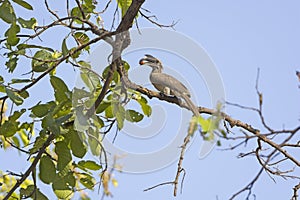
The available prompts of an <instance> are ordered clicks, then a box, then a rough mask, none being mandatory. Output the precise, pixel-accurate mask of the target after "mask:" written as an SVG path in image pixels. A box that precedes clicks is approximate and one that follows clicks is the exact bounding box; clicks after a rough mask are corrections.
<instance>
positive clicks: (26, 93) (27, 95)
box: [19, 90, 29, 99]
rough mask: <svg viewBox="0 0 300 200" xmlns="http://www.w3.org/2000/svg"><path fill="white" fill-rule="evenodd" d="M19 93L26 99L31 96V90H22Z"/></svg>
mask: <svg viewBox="0 0 300 200" xmlns="http://www.w3.org/2000/svg"><path fill="white" fill-rule="evenodd" d="M19 95H20V96H21V97H22V98H23V99H26V98H28V97H29V92H27V91H26V90H24V91H22V92H20V93H19Z"/></svg>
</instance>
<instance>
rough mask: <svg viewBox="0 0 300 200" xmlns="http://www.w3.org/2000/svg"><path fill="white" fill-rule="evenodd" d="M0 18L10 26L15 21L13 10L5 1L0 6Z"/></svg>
mask: <svg viewBox="0 0 300 200" xmlns="http://www.w3.org/2000/svg"><path fill="white" fill-rule="evenodd" d="M0 18H1V19H2V20H3V21H5V22H6V23H8V24H12V23H13V22H15V21H16V15H15V12H14V9H13V7H12V6H11V4H10V3H9V1H7V0H5V1H4V2H3V3H2V4H1V6H0Z"/></svg>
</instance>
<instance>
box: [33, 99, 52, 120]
mask: <svg viewBox="0 0 300 200" xmlns="http://www.w3.org/2000/svg"><path fill="white" fill-rule="evenodd" d="M55 105H56V104H55V103H54V102H53V101H51V102H48V103H46V104H38V105H36V106H34V107H32V108H30V110H31V112H32V114H34V116H36V117H39V118H42V117H44V116H46V115H47V114H48V113H49V112H50V111H51V110H53V108H54V107H55Z"/></svg>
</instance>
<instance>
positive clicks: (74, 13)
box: [71, 7, 82, 24]
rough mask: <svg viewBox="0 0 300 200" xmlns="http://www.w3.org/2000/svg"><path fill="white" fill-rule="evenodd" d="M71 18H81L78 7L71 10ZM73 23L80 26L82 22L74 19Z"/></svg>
mask: <svg viewBox="0 0 300 200" xmlns="http://www.w3.org/2000/svg"><path fill="white" fill-rule="evenodd" d="M71 16H72V17H79V18H82V14H81V11H80V9H79V8H78V7H75V8H73V9H72V10H71ZM74 22H75V23H77V24H82V22H81V21H80V20H78V19H74Z"/></svg>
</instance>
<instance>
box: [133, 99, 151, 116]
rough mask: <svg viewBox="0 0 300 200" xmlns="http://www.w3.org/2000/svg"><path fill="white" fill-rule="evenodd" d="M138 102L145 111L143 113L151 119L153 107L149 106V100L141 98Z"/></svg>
mask: <svg viewBox="0 0 300 200" xmlns="http://www.w3.org/2000/svg"><path fill="white" fill-rule="evenodd" d="M137 102H138V103H139V104H140V106H141V108H142V110H143V113H144V114H145V115H146V116H147V117H149V116H150V115H151V113H152V108H151V106H149V105H148V102H147V99H145V98H144V97H142V96H141V97H140V98H138V99H137Z"/></svg>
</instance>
